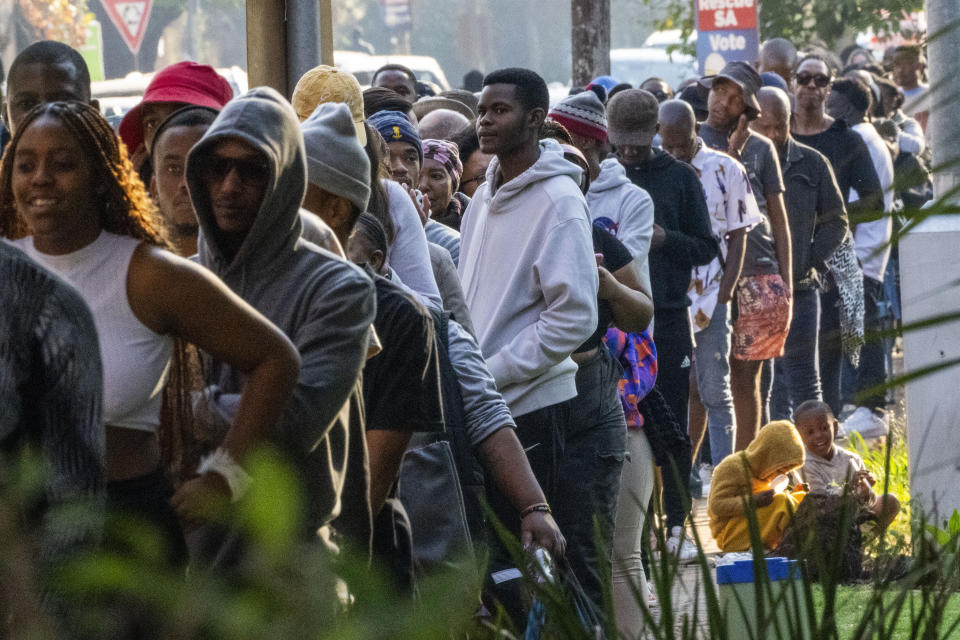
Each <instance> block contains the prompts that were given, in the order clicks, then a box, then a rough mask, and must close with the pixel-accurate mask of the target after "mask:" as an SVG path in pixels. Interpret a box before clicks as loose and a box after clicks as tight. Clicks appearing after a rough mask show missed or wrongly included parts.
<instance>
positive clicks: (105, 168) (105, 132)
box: [0, 102, 170, 248]
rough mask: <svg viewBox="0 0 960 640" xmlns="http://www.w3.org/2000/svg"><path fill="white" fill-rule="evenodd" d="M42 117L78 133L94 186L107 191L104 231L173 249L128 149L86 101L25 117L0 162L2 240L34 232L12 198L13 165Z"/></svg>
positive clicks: (46, 107) (52, 105)
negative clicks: (19, 148) (28, 133)
mask: <svg viewBox="0 0 960 640" xmlns="http://www.w3.org/2000/svg"><path fill="white" fill-rule="evenodd" d="M41 117H52V118H55V119H57V120H59V121H60V122H61V123H62V124H63V126H64V127H66V128H67V130H68V131H69V132H70V133H71V134H73V136H74V138H75V139H76V141H77V142H78V143H79V145H80V147H81V149H82V150H83V152H84V161H85V162H87V163H89V165H90V166H91V167H92V168H93V179H92V184H91V189H93V188H94V185H97V186H100V187H103V188H105V189H106V191H105V192H104V193H103V194H102V196H101V197H100V198H98V203H99V204H98V206H99V211H98V212H97V215H98V217H99V219H100V228H101V229H103V230H104V231H109V232H110V233H115V234H117V235H122V236H129V237H131V238H136V239H137V240H142V241H144V242H147V243H149V244H152V245H155V246H158V247H164V248H169V247H170V243H169V239H168V236H167V233H166V230H165V228H164V226H163V222H162V219H161V217H160V214H159V212H158V211H157V208H156V207H155V206H154V204H153V201H152V200H151V199H150V196H148V195H147V190H146V189H145V188H144V186H143V182H141V181H140V178H139V177H138V176H137V172H136V171H135V170H134V169H133V165H132V164H131V163H130V159H129V158H128V157H127V150H126V147H124V145H122V144H120V139H119V138H118V137H117V134H116V133H115V132H114V130H113V129H112V128H111V127H110V125H109V124H108V123H107V121H106V120H105V119H104V117H103V116H102V115H100V112H99V111H98V110H97V109H95V108H94V107H91V106H90V105H88V104H84V103H81V102H48V103H45V104H40V105H37V106H36V107H35V108H34V109H33V110H32V111H30V113H28V114H27V115H26V117H25V118H24V119H23V122H22V123H20V126H19V127H18V128H17V133H16V135H15V136H14V137H13V140H11V141H10V144H9V145H8V147H7V150H6V152H5V153H4V154H3V160H2V162H0V236H2V237H5V238H9V239H11V240H16V239H18V238H22V237H24V236H27V235H29V234H30V230H29V228H28V227H27V222H26V220H24V219H23V216H21V215H20V212H19V211H17V205H16V202H15V201H14V198H13V186H12V182H13V164H14V158H15V156H16V153H17V145H18V144H19V143H20V139H21V138H22V137H23V132H24V131H26V130H27V129H28V128H29V127H30V125H31V124H32V123H33V122H35V121H36V120H38V119H39V118H41Z"/></svg>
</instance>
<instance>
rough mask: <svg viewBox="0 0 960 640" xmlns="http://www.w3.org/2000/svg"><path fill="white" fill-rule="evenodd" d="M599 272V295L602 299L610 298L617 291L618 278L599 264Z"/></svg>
mask: <svg viewBox="0 0 960 640" xmlns="http://www.w3.org/2000/svg"><path fill="white" fill-rule="evenodd" d="M597 273H598V274H599V276H600V287H599V288H598V289H597V297H598V298H600V299H601V300H610V299H612V298H613V297H614V295H615V294H616V292H617V284H618V283H617V279H616V278H614V277H613V274H612V273H610V272H609V271H607V270H606V269H604V268H603V267H601V266H597Z"/></svg>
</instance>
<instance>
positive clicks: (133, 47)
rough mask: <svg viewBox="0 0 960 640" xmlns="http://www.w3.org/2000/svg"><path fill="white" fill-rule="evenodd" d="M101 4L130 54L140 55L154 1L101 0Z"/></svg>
mask: <svg viewBox="0 0 960 640" xmlns="http://www.w3.org/2000/svg"><path fill="white" fill-rule="evenodd" d="M100 4H102V5H103V8H104V10H106V12H107V16H109V17H110V22H112V23H113V26H115V27H116V28H117V31H119V32H120V36H121V37H122V38H123V41H124V42H125V43H126V45H127V48H128V49H130V53H132V54H133V55H137V54H138V53H140V45H141V44H143V36H144V34H145V33H146V32H147V23H148V22H150V11H151V10H152V9H153V0H100Z"/></svg>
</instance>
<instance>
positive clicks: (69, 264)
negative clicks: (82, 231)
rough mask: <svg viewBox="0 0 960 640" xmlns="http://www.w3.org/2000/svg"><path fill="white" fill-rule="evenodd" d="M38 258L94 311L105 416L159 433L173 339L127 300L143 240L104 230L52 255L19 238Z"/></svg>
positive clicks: (113, 421)
mask: <svg viewBox="0 0 960 640" xmlns="http://www.w3.org/2000/svg"><path fill="white" fill-rule="evenodd" d="M15 244H16V245H17V246H19V247H20V248H21V249H23V251H24V252H26V253H27V255H29V256H30V257H31V258H33V259H34V260H35V261H37V262H38V263H40V264H41V265H43V266H44V267H46V268H47V269H49V270H50V271H52V272H53V273H55V274H57V275H58V276H60V277H61V278H63V279H64V280H66V281H67V282H69V283H70V284H72V285H73V286H74V287H75V288H76V289H77V290H78V291H79V292H80V295H82V296H83V299H84V300H85V301H86V302H87V305H88V306H89V307H90V310H91V311H92V312H93V322H94V324H95V325H96V327H97V335H98V337H99V340H100V357H101V358H102V360H103V419H104V423H106V424H108V425H111V426H114V427H124V428H127V429H137V430H139V431H156V429H157V426H158V425H159V424H160V409H161V405H162V403H163V387H164V385H165V384H166V382H167V373H168V372H169V369H170V358H171V355H172V354H173V338H171V337H170V336H164V335H160V334H158V333H155V332H154V331H152V330H151V329H149V328H148V327H146V326H145V325H144V324H143V323H142V322H140V320H138V319H137V317H136V316H135V315H134V314H133V310H132V309H131V308H130V303H129V301H128V300H127V272H128V270H129V268H130V258H131V257H132V256H133V252H134V250H135V249H136V248H137V246H138V245H139V244H140V241H139V240H136V239H134V238H129V237H127V236H118V235H116V234H113V233H108V232H106V231H101V232H100V235H99V236H98V237H97V239H96V240H95V241H93V242H92V243H91V244H89V245H87V246H86V247H84V248H82V249H80V250H79V251H74V252H73V253H68V254H65V255H59V256H52V255H48V254H45V253H40V252H39V251H37V250H36V249H35V248H34V246H33V237H32V236H28V237H26V238H21V239H20V240H17V241H16V242H15Z"/></svg>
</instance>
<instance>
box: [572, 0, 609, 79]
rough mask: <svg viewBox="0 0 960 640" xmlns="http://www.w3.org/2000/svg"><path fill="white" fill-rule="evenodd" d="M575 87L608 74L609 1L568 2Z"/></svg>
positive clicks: (577, 0) (578, 0)
mask: <svg viewBox="0 0 960 640" xmlns="http://www.w3.org/2000/svg"><path fill="white" fill-rule="evenodd" d="M570 12H571V14H570V18H571V20H570V22H571V29H572V34H571V35H572V47H571V48H572V51H573V65H572V69H571V70H572V76H573V85H574V86H584V85H586V84H587V83H588V82H590V80H592V79H593V78H595V77H597V76H601V75H606V74H608V73H610V0H570Z"/></svg>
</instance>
